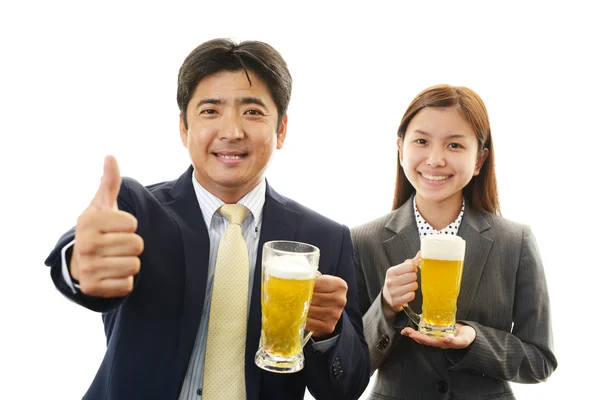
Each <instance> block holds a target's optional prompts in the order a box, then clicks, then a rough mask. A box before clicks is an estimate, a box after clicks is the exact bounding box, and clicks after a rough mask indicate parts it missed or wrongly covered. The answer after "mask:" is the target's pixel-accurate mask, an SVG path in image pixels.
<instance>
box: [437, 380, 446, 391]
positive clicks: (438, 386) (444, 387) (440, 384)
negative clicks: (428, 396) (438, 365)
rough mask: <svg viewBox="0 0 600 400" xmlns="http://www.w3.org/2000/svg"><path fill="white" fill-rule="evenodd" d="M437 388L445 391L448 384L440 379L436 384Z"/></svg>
mask: <svg viewBox="0 0 600 400" xmlns="http://www.w3.org/2000/svg"><path fill="white" fill-rule="evenodd" d="M437 388H438V391H439V392H440V393H446V392H447V391H448V384H447V383H446V382H444V381H440V382H438V384H437Z"/></svg>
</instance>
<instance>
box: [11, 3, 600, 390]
mask: <svg viewBox="0 0 600 400" xmlns="http://www.w3.org/2000/svg"><path fill="white" fill-rule="evenodd" d="M13 3H14V2H11V3H10V4H11V5H9V3H8V2H6V3H5V2H2V3H1V5H0V44H1V47H0V52H1V53H0V59H1V61H0V68H1V71H0V154H1V157H0V174H1V180H0V190H1V196H0V213H1V215H0V226H1V227H2V229H1V232H2V240H1V241H0V246H1V253H0V254H1V256H2V262H1V268H2V271H3V273H2V278H1V279H0V307H1V318H0V324H1V325H0V336H1V338H0V350H1V354H0V365H1V369H2V371H3V372H2V375H1V378H0V381H1V383H0V398H2V399H21V398H44V399H78V398H81V396H82V394H83V393H84V392H85V390H86V389H87V387H88V385H89V384H90V382H91V380H92V378H93V376H94V374H95V372H96V370H97V368H98V366H99V364H100V361H101V359H102V356H103V354H104V346H105V341H104V333H103V329H102V324H101V319H100V315H98V314H95V313H93V312H90V311H87V310H85V309H82V308H79V307H78V306H76V305H75V304H73V303H71V302H69V301H68V300H66V299H65V298H63V297H62V296H61V295H60V294H59V293H58V292H57V291H56V290H55V289H54V287H53V285H52V282H51V280H50V277H49V269H48V268H47V267H45V266H44V264H43V261H44V259H45V257H46V256H47V255H48V253H49V252H50V251H51V250H52V248H53V247H54V244H55V242H56V240H57V239H58V238H59V236H60V235H61V234H62V233H63V232H64V231H66V230H67V229H69V228H70V227H71V226H72V225H73V224H74V223H75V220H76V218H77V216H78V215H79V213H80V212H81V211H82V210H83V209H84V208H85V207H86V206H87V203H88V202H89V200H90V199H91V198H92V196H93V194H94V192H95V190H96V187H97V185H98V183H99V179H100V176H101V170H102V160H103V157H104V155H105V154H114V155H116V156H117V159H118V160H119V162H120V166H121V171H122V174H123V175H126V176H132V177H135V178H136V179H138V180H139V181H141V182H142V183H144V184H150V183H153V182H158V181H163V180H170V179H174V178H176V177H178V176H179V175H180V174H181V173H182V172H183V171H184V170H185V168H186V167H187V166H188V156H187V152H186V151H185V149H184V148H183V147H182V146H181V143H180V141H179V134H178V109H177V105H176V101H175V93H176V80H177V72H178V69H179V66H180V65H181V63H182V62H183V59H184V58H185V57H186V56H187V54H188V53H189V52H190V51H191V50H192V49H193V48H194V47H196V46H197V45H198V44H200V43H201V42H203V41H205V40H208V39H211V38H215V37H231V38H235V39H257V40H263V41H266V42H268V43H270V44H271V45H273V46H274V47H275V48H277V49H278V50H279V51H280V52H281V53H282V55H283V56H284V58H285V59H286V60H287V62H288V64H289V68H290V71H291V73H292V76H293V78H294V88H293V94H292V100H291V105H290V108H289V125H288V137H287V140H286V143H285V147H284V148H283V149H282V150H281V151H279V152H278V153H277V154H276V156H275V159H274V161H273V163H272V165H271V167H270V170H269V172H268V179H269V180H270V183H271V184H272V185H273V186H274V187H275V188H276V189H277V190H278V191H279V192H281V193H283V194H285V195H287V196H289V197H292V198H294V199H296V200H298V201H300V202H303V203H304V204H305V205H307V206H309V207H312V208H314V209H316V210H317V211H319V212H321V213H323V214H325V215H328V216H330V217H331V218H333V219H335V220H337V221H340V222H343V223H345V224H347V225H349V226H353V225H357V224H360V223H363V222H366V221H368V220H371V219H373V218H376V217H379V216H381V215H383V214H385V213H387V212H388V211H389V209H390V206H391V199H392V194H393V185H394V173H395V165H396V164H395V154H396V150H395V139H396V133H395V132H396V129H397V126H398V124H399V122H400V118H401V116H402V114H403V112H404V110H405V108H406V106H407V105H408V103H409V102H410V100H411V99H412V98H413V97H414V96H415V95H416V94H417V93H418V92H419V91H420V90H422V89H424V88H426V87H428V86H430V85H433V84H437V83H450V84H455V85H465V86H469V87H471V88H472V89H474V90H475V91H477V92H478V93H479V94H480V95H481V96H482V98H483V99H484V101H485V102H486V104H487V106H488V110H489V114H490V118H491V123H492V132H493V137H494V142H495V146H496V151H497V165H496V167H497V174H498V180H499V188H500V199H501V206H502V212H503V215H504V216H505V217H507V218H509V219H513V220H516V221H519V222H523V223H526V224H529V225H531V226H532V228H533V231H534V233H535V234H536V237H537V240H538V244H539V248H540V251H541V253H542V256H543V259H544V264H545V269H546V274H547V280H548V285H549V288H550V294H551V302H552V310H553V319H554V329H555V349H556V355H557V357H558V360H559V367H558V369H557V371H556V372H555V374H554V375H552V377H551V378H550V380H549V381H548V382H547V383H543V384H539V385H527V386H525V385H514V389H515V392H516V393H517V395H519V398H524V399H528V398H545V399H563V398H566V397H567V396H569V395H570V394H571V393H573V391H577V392H578V393H589V394H590V395H591V393H594V392H595V391H596V388H597V383H596V382H595V380H597V376H596V375H597V374H596V367H595V365H597V361H598V359H597V356H598V350H597V339H596V335H597V332H598V331H597V328H598V324H597V323H596V322H595V319H596V314H597V312H593V313H591V312H589V311H591V310H592V308H591V307H592V306H593V303H594V302H595V299H596V298H597V296H594V294H595V292H597V290H598V289H597V288H598V285H597V283H596V281H597V279H598V277H599V276H598V272H597V270H598V267H599V264H598V257H597V256H591V255H590V253H593V252H595V251H596V250H597V247H598V245H599V241H598V239H597V237H598V236H597V235H596V237H594V232H595V230H596V229H597V228H598V225H599V222H600V221H599V218H598V211H597V209H596V205H597V204H598V202H597V200H596V198H595V197H594V196H593V195H592V193H597V186H598V184H597V182H598V173H597V172H598V171H597V167H598V165H599V160H598V144H599V143H600V142H599V140H598V134H599V129H598V122H597V117H596V115H597V113H598V105H599V104H600V102H599V101H598V93H600V79H599V78H598V73H599V71H600V64H599V62H598V61H597V57H598V47H599V45H598V43H599V41H598V38H600V29H599V28H598V21H597V15H598V14H597V13H595V12H592V9H591V7H590V6H589V5H586V3H582V2H576V1H568V2H567V1H564V2H561V3H554V2H540V3H539V4H534V3H529V4H524V3H526V2H521V1H519V2H515V3H514V4H511V3H510V2H506V1H505V2H496V3H497V4H496V5H490V4H488V2H472V3H467V2H452V5H448V4H445V3H432V2H412V3H419V5H414V4H412V5H405V4H400V5H399V4H396V3H400V2H389V3H386V2H379V1H374V0H371V1H368V2H367V1H365V2H361V3H356V4H353V3H351V2H348V1H346V2H340V3H339V4H333V2H327V1H319V2H314V3H310V2H306V1H303V2H297V5H290V4H287V3H285V2H273V3H270V4H269V3H264V2H258V1H244V2H237V1H213V2H208V1H199V0H198V1H195V2H193V3H180V2H175V1H172V2H156V3H157V4H161V5H154V3H153V2H149V1H146V2H143V3H142V2H132V1H119V2H110V1H105V2H102V3H101V2H97V3H94V4H95V5H92V3H91V2H72V3H67V2H64V1H51V2H50V1H48V2H46V1H29V2H28V1H21V2H18V3H17V4H18V5H17V4H13ZM163 3H164V4H163ZM330 3H331V5H330ZM480 3H481V4H480ZM167 4H168V5H167ZM300 4H301V5H300ZM586 309H587V310H588V312H589V313H588V312H586ZM157 345H159V344H158V343H157ZM307 397H308V396H307ZM584 397H587V396H584Z"/></svg>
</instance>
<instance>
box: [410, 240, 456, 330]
mask: <svg viewBox="0 0 600 400" xmlns="http://www.w3.org/2000/svg"><path fill="white" fill-rule="evenodd" d="M465 245H466V242H465V241H464V239H462V238H460V237H458V236H454V235H431V236H425V237H424V238H423V239H421V260H420V261H419V268H420V269H421V294H422V295H423V306H422V310H423V312H422V313H421V314H420V315H419V314H416V313H415V312H414V311H413V310H412V309H411V308H410V306H409V305H408V304H405V305H404V311H405V312H406V314H407V315H408V317H409V318H410V319H411V320H412V321H413V322H414V323H415V324H416V325H417V326H418V327H419V332H421V333H424V334H426V335H429V336H437V337H445V336H453V335H455V334H456V303H457V300H458V293H459V291H460V283H461V280H462V271H463V264H464V259H465Z"/></svg>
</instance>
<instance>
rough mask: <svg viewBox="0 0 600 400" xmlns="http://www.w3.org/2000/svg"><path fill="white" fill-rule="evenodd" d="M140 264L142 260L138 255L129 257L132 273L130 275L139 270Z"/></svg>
mask: <svg viewBox="0 0 600 400" xmlns="http://www.w3.org/2000/svg"><path fill="white" fill-rule="evenodd" d="M141 266H142V262H141V260H140V258H139V257H132V258H131V273H132V275H135V274H137V273H138V272H140V268H141Z"/></svg>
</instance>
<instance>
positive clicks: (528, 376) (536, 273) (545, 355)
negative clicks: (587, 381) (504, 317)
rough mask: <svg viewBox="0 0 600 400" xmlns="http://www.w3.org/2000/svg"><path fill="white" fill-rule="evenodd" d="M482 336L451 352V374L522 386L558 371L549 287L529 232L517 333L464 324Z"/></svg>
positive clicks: (519, 283) (516, 317)
mask: <svg viewBox="0 0 600 400" xmlns="http://www.w3.org/2000/svg"><path fill="white" fill-rule="evenodd" d="M460 322H462V323H464V324H466V325H470V326H472V327H473V328H474V329H475V331H476V332H477V337H476V338H475V341H474V342H473V343H472V344H471V346H469V347H468V349H467V350H466V351H448V353H447V354H448V358H449V360H450V361H451V362H453V363H454V365H453V366H451V367H450V370H468V371H470V372H474V373H478V374H480V375H488V376H491V377H494V378H497V379H504V380H508V381H512V382H518V383H536V382H541V381H544V380H546V379H547V378H548V377H549V376H550V375H551V374H552V372H553V371H554V370H555V369H556V367H557V360H556V357H555V356H554V353H553V339H552V326H551V318H550V301H549V298H548V287H547V284H546V278H545V274H544V270H543V266H542V261H541V257H540V254H539V251H538V248H537V244H536V241H535V238H534V236H533V233H532V232H531V229H530V228H529V227H525V228H524V231H523V236H522V248H521V255H520V259H519V267H518V270H517V276H516V287H515V298H514V304H513V329H512V332H506V331H503V330H498V329H493V328H489V327H486V326H482V325H481V324H478V323H477V322H473V321H460Z"/></svg>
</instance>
